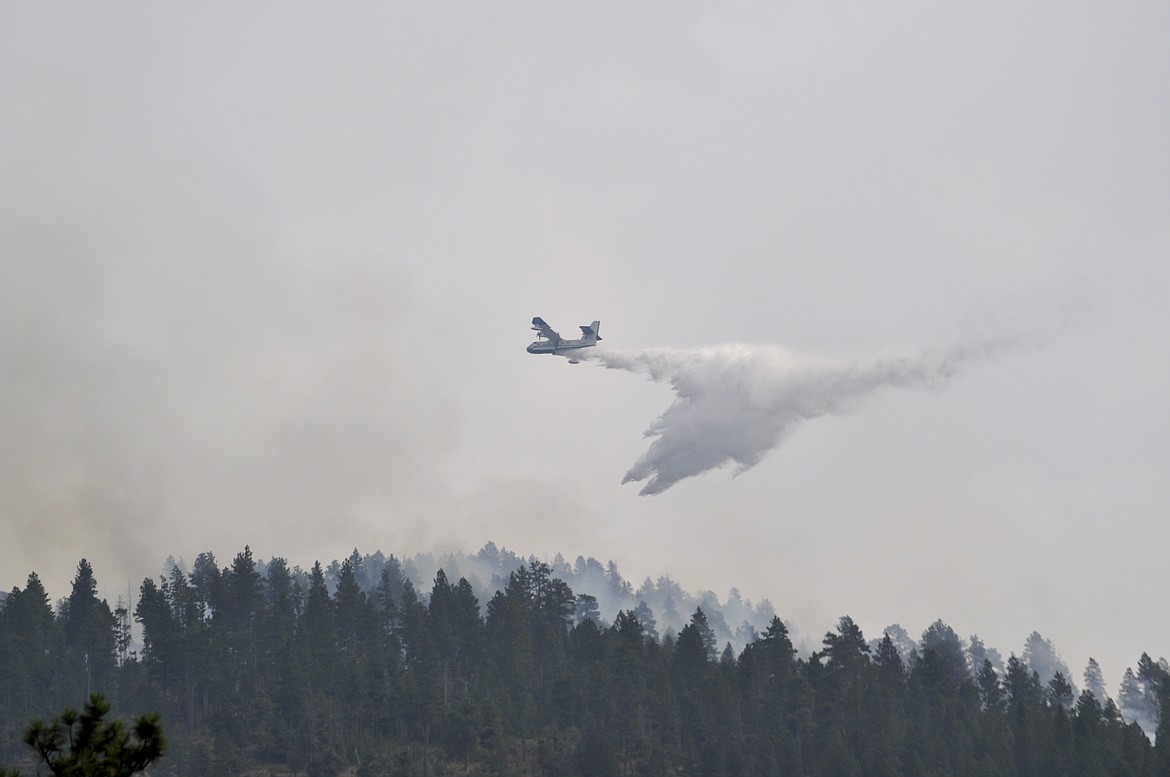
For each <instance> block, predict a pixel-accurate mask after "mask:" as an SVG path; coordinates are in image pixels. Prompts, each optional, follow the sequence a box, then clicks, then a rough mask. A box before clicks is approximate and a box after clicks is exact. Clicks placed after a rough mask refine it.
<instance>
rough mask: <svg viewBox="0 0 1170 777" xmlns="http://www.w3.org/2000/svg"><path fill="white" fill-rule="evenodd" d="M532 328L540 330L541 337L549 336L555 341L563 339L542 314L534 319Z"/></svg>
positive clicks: (536, 330)
mask: <svg viewBox="0 0 1170 777" xmlns="http://www.w3.org/2000/svg"><path fill="white" fill-rule="evenodd" d="M532 329H533V331H535V332H539V333H540V336H541V337H547V338H548V339H549V340H551V341H552V342H554V343H559V342H560V341H561V336H560V335H559V334H557V333H556V332H555V331H553V328H552V327H551V326H549V325H548V324H546V323H544V319H543V318H541V317H540V316H537V317H536V318H534V319H532Z"/></svg>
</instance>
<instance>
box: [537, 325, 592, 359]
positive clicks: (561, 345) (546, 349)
mask: <svg viewBox="0 0 1170 777" xmlns="http://www.w3.org/2000/svg"><path fill="white" fill-rule="evenodd" d="M600 327H601V322H600V321H594V322H593V323H592V324H590V325H589V326H583V327H581V339H580V340H562V339H561V336H560V335H559V334H557V333H556V332H554V331H553V329H552V327H550V326H549V325H548V324H546V323H544V319H543V318H541V317H540V316H537V317H536V318H534V319H532V331H534V332H536V333H537V334H536V338H537V339H536V342H534V343H533V344H532V345H530V346H528V352H529V353H551V354H553V355H556V356H564V357H565V358H567V359H568V360H569V364H577V363H578V360H577V359H575V358H573V354H572V352H573V351H575V350H577V349H578V348H590V347H592V346H594V345H597V341H598V340H600V339H601V335H599V334H597V330H598V329H599V328H600ZM563 351H568V352H569V353H562V352H563Z"/></svg>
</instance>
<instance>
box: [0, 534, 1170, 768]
mask: <svg viewBox="0 0 1170 777" xmlns="http://www.w3.org/2000/svg"><path fill="white" fill-rule="evenodd" d="M488 550H489V549H488V548H486V547H485V551H484V552H487V551H488ZM496 552H497V554H499V555H502V554H500V552H499V551H498V550H497V551H496ZM557 563H558V564H561V565H562V567H564V566H565V565H563V562H557ZM554 568H555V567H554V566H550V565H548V564H544V563H542V562H539V561H536V560H530V561H528V562H525V563H518V564H517V566H516V568H514V569H513V571H512V572H511V573H510V574H508V575H507V577H506V579H504V580H503V581H501V585H500V589H501V590H498V591H497V592H496V593H495V594H494V595H492V596H491V597H490V599H489V600H488V601H487V602H486V607H484V608H482V609H481V607H480V601H479V600H478V599H477V597H476V595H475V593H474V591H475V590H477V589H476V588H475V587H474V586H473V584H472V583H470V582H469V581H468V580H467V579H465V578H460V579H459V580H458V581H455V580H453V579H451V578H450V577H448V575H447V574H446V573H445V572H444V571H443V570H442V569H441V568H439V569H436V570H435V572H434V574H433V584H432V585H431V586H430V588H429V591H426V590H422V589H421V587H420V589H419V590H416V588H415V586H414V585H413V584H412V583H411V582H410V580H409V579H408V576H407V574H406V570H404V568H403V567H402V566H401V565H399V564H398V562H397V561H396V560H395V559H394V558H393V557H390V558H389V559H385V563H384V565H383V566H382V567H381V577H380V579H378V576H377V574H376V572H375V571H371V570H367V569H366V568H365V564H364V561H363V559H362V557H361V556H360V555H359V554H357V553H356V552H355V553H354V554H353V555H351V556H350V557H349V558H347V559H345V560H343V561H342V562H340V563H338V562H334V564H332V565H330V566H329V567H328V568H327V569H326V568H323V567H322V566H321V565H320V564H315V565H314V566H313V567H312V569H310V570H308V571H303V570H300V569H298V568H290V567H289V565H288V564H287V563H286V562H285V561H284V560H282V559H273V560H272V561H271V562H269V563H268V564H267V565H263V564H258V563H257V562H256V560H255V559H254V558H253V556H252V553H251V550H250V549H249V548H245V549H244V551H243V552H241V553H239V554H237V555H236V556H235V557H234V558H233V559H232V562H231V564H230V565H229V566H227V567H224V568H220V567H218V566H217V564H216V561H215V558H214V556H212V555H211V554H210V553H204V554H200V555H199V557H198V558H197V559H196V562H195V564H194V565H193V566H192V569H191V572H190V574H188V573H187V572H186V571H185V570H184V569H182V568H181V566H175V567H174V568H173V569H171V570H170V571H169V572H168V574H167V576H166V577H165V578H159V579H158V580H149V579H148V580H144V581H143V582H142V585H141V587H140V589H139V595H138V597H137V602H136V606H135V608H134V618H135V620H136V621H137V622H138V624H139V625H140V626H141V645H140V647H139V650H138V653H137V656H136V658H133V659H131V660H126V661H123V662H121V663H120V664H116V663H115V662H114V661H113V656H114V652H115V651H114V642H113V638H114V636H115V634H116V628H115V627H116V624H115V623H114V621H113V619H112V617H107V616H108V615H109V608H108V607H106V606H105V603H104V602H102V601H100V600H98V599H97V597H96V586H95V581H94V578H93V571H92V569H90V568H89V566H88V564H86V563H84V562H83V563H82V564H81V565H79V567H78V574H77V577H76V579H75V580H74V586H73V592H72V593H71V595H70V597H69V599H68V600H66V601H65V602H64V604H63V606H62V608H61V610H60V612H58V613H56V614H54V613H53V611H52V608H51V607H50V606H49V601H48V597H47V596H46V594H45V591H44V588H43V586H41V584H40V581H39V579H37V577H36V576H35V575H30V576H29V579H28V584H27V586H26V587H25V589H24V590H23V591H22V590H20V589H15V590H14V591H13V592H12V593H11V594H10V595H9V597H8V598H7V600H6V603H5V604H4V606H3V607H0V680H2V681H3V682H2V683H0V693H2V694H3V699H2V701H3V704H2V705H0V733H2V734H3V737H4V738H3V740H2V741H0V746H2V747H3V748H4V751H3V755H4V757H5V758H13V757H15V754H16V748H15V747H14V746H19V745H20V729H18V728H16V727H17V726H18V725H19V726H23V724H24V722H25V721H27V720H29V719H30V718H32V717H35V716H37V715H42V716H43V715H45V714H46V711H45V710H44V709H43V708H44V707H45V705H46V704H53V705H54V706H53V707H50V709H60V706H61V705H60V702H59V701H58V700H59V699H61V698H63V696H62V695H63V694H64V693H66V692H67V691H70V689H74V690H75V689H76V686H77V684H78V682H79V681H85V680H86V679H88V681H89V682H91V683H92V684H93V685H94V687H95V688H96V689H100V690H103V691H105V693H106V696H107V697H109V698H115V697H114V696H113V694H117V696H116V699H117V704H116V705H115V706H117V707H120V708H139V709H141V708H146V709H157V710H159V712H160V714H161V718H159V719H161V720H163V721H166V723H167V727H168V731H169V732H170V740H171V742H170V753H169V756H168V758H167V759H166V761H163V762H161V763H158V764H157V765H156V766H155V767H152V770H151V771H152V773H157V774H160V775H204V774H234V773H247V772H253V773H264V772H267V773H289V772H291V773H296V774H337V773H340V772H348V773H355V774H384V773H393V774H420V775H421V774H432V773H434V774H441V773H456V772H457V773H468V774H567V775H584V774H644V775H666V774H711V775H720V774H726V775H737V776H742V777H752V776H753V775H775V774H781V775H821V774H824V775H839V774H863V775H874V776H875V777H881V776H883V775H891V776H892V775H904V774H922V775H933V774H955V775H996V776H998V777H1025V776H1028V777H1031V776H1032V775H1045V774H1061V775H1071V776H1072V777H1097V776H1098V775H1101V776H1102V777H1104V776H1105V775H1114V774H1127V775H1131V776H1132V777H1154V776H1155V775H1159V776H1160V775H1165V774H1168V773H1170V769H1168V768H1167V764H1168V763H1170V730H1168V723H1167V718H1168V717H1170V716H1167V715H1163V714H1161V713H1162V711H1163V710H1165V709H1167V707H1170V699H1168V696H1170V673H1168V672H1167V671H1166V667H1165V665H1164V662H1157V661H1154V660H1152V659H1150V658H1149V657H1148V656H1143V657H1142V660H1141V661H1139V663H1138V665H1137V671H1136V672H1130V673H1129V674H1128V675H1127V678H1128V681H1129V684H1128V685H1127V686H1126V689H1127V690H1125V694H1126V695H1125V697H1124V699H1122V701H1123V704H1122V707H1121V710H1119V708H1118V705H1117V704H1115V703H1114V702H1113V701H1112V700H1110V699H1108V698H1102V697H1101V696H1098V695H1097V691H1099V690H1100V689H1099V688H1098V687H1097V686H1098V683H1097V682H1096V679H1095V675H1094V676H1093V677H1094V679H1093V681H1092V682H1089V681H1088V679H1087V680H1086V685H1087V686H1089V687H1090V690H1091V691H1092V692H1087V693H1082V694H1080V695H1079V696H1078V695H1077V694H1076V691H1075V688H1074V687H1073V685H1072V682H1071V681H1070V680H1068V679H1067V675H1066V674H1065V673H1063V672H1062V671H1059V670H1057V671H1055V672H1054V673H1053V674H1052V675H1051V677H1050V678H1048V679H1045V680H1044V681H1041V679H1040V676H1039V674H1038V673H1037V672H1036V671H1035V669H1034V667H1032V666H1030V665H1029V664H1028V662H1027V661H1026V660H1025V659H1021V658H1017V657H1016V656H1012V657H1011V658H1010V659H1009V660H1008V661H1007V662H1006V666H1003V667H1002V672H1001V671H997V666H998V664H997V663H996V662H997V661H998V656H997V655H995V654H994V653H993V651H992V650H990V649H986V648H984V647H983V646H982V643H978V644H976V640H974V639H973V640H972V649H970V650H969V651H967V652H966V653H965V652H964V651H963V646H962V641H961V640H959V638H958V637H957V635H955V633H954V631H953V630H951V629H950V628H949V627H948V626H947V625H946V624H945V623H943V622H942V621H936V622H935V623H934V624H932V625H931V626H930V627H929V628H928V629H927V630H926V632H925V633H924V634H923V639H922V643H921V644H920V645H918V646H916V647H915V646H912V648H913V649H907V648H906V645H905V642H906V640H904V639H903V637H905V635H904V632H903V633H899V634H895V633H893V630H894V627H891V631H890V632H888V633H887V634H885V635H883V638H882V639H881V640H880V641H876V642H875V643H873V647H872V648H871V646H870V644H869V643H867V642H866V640H865V637H864V635H863V634H862V632H861V629H860V627H859V626H858V625H857V624H856V623H855V622H854V621H853V620H852V619H851V618H849V617H847V616H846V617H842V618H841V619H840V621H839V622H838V624H837V626H836V628H835V629H834V630H833V631H830V632H829V633H827V634H826V635H825V636H824V640H823V649H822V650H820V651H817V652H814V653H813V654H812V655H809V656H807V657H804V658H801V657H798V655H797V651H796V649H795V647H794V645H793V642H792V639H791V637H790V635H789V633H788V628H787V627H786V626H785V624H784V622H783V620H782V619H780V618H779V617H773V618H772V619H771V623H770V624H769V625H768V627H767V628H766V629H764V630H763V632H762V633H759V634H753V639H752V641H751V642H750V643H749V644H747V645H746V646H745V647H744V648H743V649H742V650H741V651H740V652H739V654H738V655H736V653H735V650H734V649H733V648H731V647H730V646H728V647H725V648H724V649H723V651H722V654H720V652H719V651H718V647H717V646H718V642H717V638H716V633H718V634H719V635H720V637H719V639H722V638H723V636H724V635H725V631H724V628H725V624H723V622H722V620H721V619H712V620H710V621H709V620H708V618H707V615H706V614H705V612H704V610H703V609H702V608H699V609H696V610H695V611H694V613H693V615H692V616H691V617H690V620H689V622H687V623H686V624H685V625H683V626H682V628H681V630H680V631H679V632H678V634H677V637H676V636H674V634H673V632H672V631H670V630H669V629H667V630H666V635H665V636H664V637H663V638H662V639H661V640H660V639H659V638H658V635H657V628H658V626H657V621H656V620H655V616H654V613H653V612H651V611H650V608H649V607H647V606H644V605H639V606H638V607H637V608H633V609H628V610H622V611H620V612H618V613H617V615H616V617H615V618H614V621H613V623H612V625H609V626H607V625H606V624H605V623H604V621H602V619H601V617H600V612H599V608H598V605H597V602H596V600H594V599H593V598H592V597H588V596H577V595H576V594H574V592H573V591H572V590H571V588H570V587H569V586H568V584H567V583H566V582H565V581H564V580H562V579H560V578H559V577H558V576H557V574H556V573H555V572H554ZM582 568H583V569H588V566H587V565H584V566H582ZM327 570H328V571H327ZM595 573H596V575H598V576H599V579H601V580H603V582H604V584H605V585H607V586H609V587H610V588H612V589H613V591H614V592H622V591H627V589H630V585H629V583H628V582H626V581H625V580H623V579H622V578H621V576H620V574H618V573H617V570H616V566H612V565H611V568H610V569H608V570H605V569H602V568H601V567H600V565H598V566H597V570H596V571H595ZM644 588H645V586H644ZM627 592H628V591H627ZM674 600H676V601H682V597H681V596H678V597H675V599H674ZM662 609H663V612H662V617H663V622H664V623H665V622H672V623H674V624H678V623H680V622H681V619H679V618H678V615H677V613H673V614H672V612H671V611H669V608H667V607H663V608H662ZM721 624H723V625H721ZM900 648H901V649H903V651H904V652H901V653H900V652H899V649H900ZM919 649H920V650H921V652H920V653H919V652H918V650H919ZM79 651H81V652H79ZM1032 654H1034V655H1037V656H1045V657H1046V660H1047V659H1052V656H1054V655H1055V653H1054V651H1051V650H1050V645H1049V644H1048V643H1047V642H1046V641H1044V640H1043V639H1042V638H1039V637H1038V635H1037V636H1036V637H1035V638H1033V639H1032V643H1031V651H1030V655H1032ZM86 655H92V656H94V657H95V658H94V659H93V660H94V661H100V662H106V661H107V659H108V663H103V666H102V667H100V671H99V667H98V666H97V665H96V664H91V665H90V675H89V677H88V678H86V676H85V675H84V674H79V672H78V669H81V670H84V669H85V668H86V666H87V664H86V659H84V658H82V660H81V661H80V663H79V662H78V657H79V656H81V657H84V656H86ZM903 657H905V658H906V660H905V661H903ZM976 657H979V662H978V663H977V664H976V663H974V659H975V658H976ZM993 658H994V659H995V660H992V659H993ZM969 659H970V660H972V667H971V668H970V669H968V667H967V661H968V660H969ZM1055 663H1056V662H1055V660H1049V664H1050V665H1055ZM58 669H60V672H58ZM58 674H60V675H61V676H62V677H63V678H64V679H59V678H58ZM102 705H104V702H103V703H102ZM102 705H98V706H94V707H87V711H86V713H84V714H83V715H77V716H73V715H72V714H71V713H70V714H69V716H68V717H63V718H62V719H61V720H60V721H59V722H58V723H57V724H55V725H56V727H52V726H42V727H40V728H39V729H37V731H36V734H35V736H34V739H33V740H32V741H34V742H36V743H37V745H36V746H38V747H40V748H43V751H42V750H38V752H43V753H44V754H45V756H44V757H45V758H46V762H47V759H49V758H58V759H60V758H67V757H68V758H72V757H75V756H76V758H77V760H78V762H81V761H82V760H83V758H82V754H83V753H84V752H87V751H95V748H97V749H101V751H102V752H106V751H105V750H104V749H102V748H104V747H105V745H101V744H100V743H102V742H105V743H113V744H114V745H115V750H117V749H118V747H120V748H121V749H122V750H123V751H124V752H126V753H128V754H134V753H137V755H136V756H131V755H127V760H125V761H124V764H125V765H124V766H119V765H113V766H111V767H110V768H111V769H119V768H133V767H134V766H135V765H137V764H139V763H142V762H143V759H144V758H145V757H146V756H147V755H149V754H150V750H149V747H148V745H149V743H150V742H153V741H154V738H153V736H152V734H151V730H150V728H149V726H151V725H153V726H156V727H157V721H158V720H159V719H145V720H144V721H141V723H142V724H143V725H146V726H147V728H143V729H141V730H139V729H137V728H136V729H135V730H134V731H131V732H123V731H122V730H121V728H120V726H119V724H116V723H111V724H106V723H104V721H102V722H101V723H100V725H99V723H86V724H84V725H83V719H85V720H89V721H101V719H102V716H103V715H105V714H106V712H107V711H108V707H104V706H102ZM1138 709H1140V710H1143V711H1144V714H1145V715H1146V718H1145V719H1143V721H1144V722H1145V724H1146V725H1157V726H1158V727H1159V728H1158V733H1159V734H1160V736H1159V737H1158V745H1157V747H1155V746H1154V745H1152V744H1151V742H1150V740H1149V739H1148V738H1147V737H1146V736H1145V734H1143V732H1142V730H1141V729H1139V728H1138V727H1137V726H1136V725H1129V724H1127V722H1126V719H1125V718H1124V717H1123V716H1122V714H1121V712H1122V711H1125V712H1126V713H1127V714H1129V713H1131V712H1132V711H1133V710H1138ZM18 716H19V717H18ZM87 716H88V717H87ZM17 720H19V723H16V722H14V721H17ZM138 725H139V724H136V727H137V726H138ZM86 726H88V728H86ZM83 729H84V730H83ZM85 731H88V732H89V733H85ZM14 732H15V733H14ZM70 734H72V736H73V739H72V740H70V739H69V737H70ZM69 741H72V742H73V746H72V747H71V748H66V747H65V743H67V742H69ZM158 748H159V749H161V739H159V740H158ZM21 750H22V751H23V748H21ZM134 758H137V759H138V760H134ZM61 763H62V764H63V763H64V762H63V761H62V762H61ZM61 768H64V766H62V767H61ZM78 768H80V767H78ZM87 768H88V767H87ZM54 773H66V772H54ZM69 773H72V774H90V773H95V774H97V773H100V774H120V773H124V772H118V771H106V772H84V771H74V772H69ZM126 773H128V772H126Z"/></svg>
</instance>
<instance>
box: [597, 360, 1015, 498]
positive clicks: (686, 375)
mask: <svg viewBox="0 0 1170 777" xmlns="http://www.w3.org/2000/svg"><path fill="white" fill-rule="evenodd" d="M1015 345H1016V344H1014V343H1010V342H1007V341H1005V340H988V341H985V342H982V343H978V344H969V345H962V346H956V347H952V348H949V349H946V350H942V351H928V352H924V353H921V354H919V355H917V356H913V357H903V358H874V359H868V360H856V361H834V360H828V359H819V358H810V357H806V356H799V355H796V354H792V353H790V352H788V351H786V350H784V349H782V348H779V347H776V346H753V345H724V346H718V347H714V348H700V349H666V348H650V349H645V350H609V349H596V350H591V351H590V352H588V353H582V355H581V356H580V358H581V359H583V360H588V361H592V362H595V363H597V364H600V365H602V366H604V367H607V368H609V369H620V370H627V371H629V372H635V373H641V374H644V375H646V376H647V377H648V378H650V380H652V381H655V382H669V383H670V386H671V389H673V391H674V393H675V399H674V402H672V403H671V405H670V407H668V408H667V409H666V411H665V412H664V413H663V414H662V415H661V416H659V417H658V418H657V419H656V420H655V421H654V423H652V424H651V425H650V428H649V429H647V430H646V432H645V436H646V437H651V438H654V441H653V442H652V443H650V447H649V449H648V450H647V451H646V452H645V453H644V454H642V456H640V457H639V458H638V460H637V461H636V462H634V465H633V466H632V467H631V468H630V470H629V472H627V473H626V476H625V478H624V479H623V480H622V482H623V483H628V482H630V481H635V482H642V481H645V485H644V486H643V487H642V490H641V492H640V493H641V494H643V495H647V494H658V493H661V492H662V491H665V490H666V489H668V488H670V487H671V486H673V485H674V484H675V483H677V482H678V481H680V480H682V479H683V478H688V477H694V476H696V475H700V474H702V473H704V472H707V471H708V470H712V469H718V468H720V467H723V466H724V465H726V464H728V463H730V462H734V464H735V473H734V474H735V475H738V474H740V473H743V472H746V471H747V470H749V469H751V468H752V467H754V466H755V465H756V464H759V463H760V461H761V460H763V458H764V457H765V456H766V455H767V454H768V452H769V451H771V450H772V449H774V448H776V447H777V446H778V445H780V443H781V442H783V441H784V439H785V438H786V437H787V436H788V435H789V434H791V433H792V432H793V430H795V428H796V427H797V425H799V424H800V422H801V421H804V420H806V419H810V418H817V417H819V416H823V415H840V414H843V413H846V412H848V411H849V410H851V409H852V408H853V407H854V406H855V405H856V404H857V403H858V402H860V401H861V400H862V399H864V398H865V397H867V396H869V395H870V394H873V393H874V392H875V391H877V390H878V389H880V388H881V387H883V386H915V385H921V386H928V387H941V386H943V385H944V384H946V383H947V382H948V381H950V380H951V379H952V378H954V377H956V376H958V375H959V374H960V373H961V372H962V370H963V369H964V368H965V367H966V366H967V365H968V364H969V363H971V362H972V361H975V360H979V359H985V358H990V357H993V356H995V355H997V354H999V353H1001V352H1004V351H1006V350H1009V349H1011V348H1013V347H1014V346H1015Z"/></svg>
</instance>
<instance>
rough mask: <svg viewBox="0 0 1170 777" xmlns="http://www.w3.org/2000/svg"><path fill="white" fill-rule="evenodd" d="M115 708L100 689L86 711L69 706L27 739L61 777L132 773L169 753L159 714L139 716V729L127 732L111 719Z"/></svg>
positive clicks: (38, 725)
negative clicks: (111, 712)
mask: <svg viewBox="0 0 1170 777" xmlns="http://www.w3.org/2000/svg"><path fill="white" fill-rule="evenodd" d="M109 712H110V705H109V704H108V703H106V700H105V699H104V698H103V697H102V696H101V695H100V694H96V693H95V694H93V695H92V696H90V698H89V701H87V702H86V703H85V707H84V709H83V710H82V712H81V713H80V714H78V713H77V712H76V711H74V710H71V709H67V710H65V711H64V712H63V713H62V714H61V716H60V717H59V718H57V720H55V721H54V722H53V723H51V724H47V725H46V724H44V723H42V722H41V721H39V720H37V721H34V722H33V723H32V725H30V726H29V728H28V731H27V732H26V733H25V736H24V741H25V743H26V744H28V746H29V747H31V748H32V749H33V751H34V752H35V753H36V757H37V759H38V760H39V761H40V763H43V764H44V765H45V766H46V767H47V768H48V769H49V772H50V773H51V774H54V775H58V776H59V777H127V776H128V775H132V774H137V773H138V772H141V771H143V770H144V769H146V767H147V766H149V765H150V764H151V763H152V762H154V761H155V760H156V759H158V758H159V757H161V756H162V754H163V753H164V752H165V751H166V740H165V739H164V738H163V733H162V728H161V727H160V726H159V722H158V715H153V714H152V715H144V716H142V717H138V718H135V720H134V726H133V729H132V730H131V731H126V730H124V728H123V726H122V724H121V722H119V721H112V722H107V721H106V720H105V717H106V715H107V714H109ZM9 774H10V775H18V774H19V773H18V772H15V771H13V772H10V773H9Z"/></svg>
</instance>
